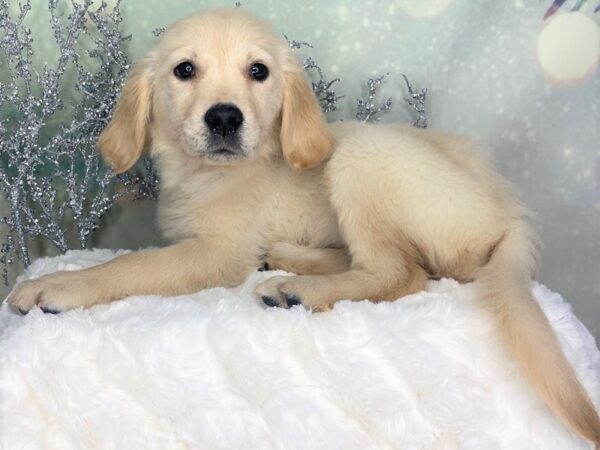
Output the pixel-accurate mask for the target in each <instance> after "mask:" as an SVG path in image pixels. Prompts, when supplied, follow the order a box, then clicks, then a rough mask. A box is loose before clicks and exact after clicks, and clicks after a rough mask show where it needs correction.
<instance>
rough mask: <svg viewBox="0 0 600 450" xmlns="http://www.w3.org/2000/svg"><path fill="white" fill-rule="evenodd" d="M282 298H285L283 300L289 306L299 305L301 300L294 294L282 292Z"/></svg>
mask: <svg viewBox="0 0 600 450" xmlns="http://www.w3.org/2000/svg"><path fill="white" fill-rule="evenodd" d="M283 298H285V302H286V303H287V304H288V306H289V307H290V308H291V307H292V306H296V305H301V304H302V300H300V297H298V296H297V295H295V294H283Z"/></svg>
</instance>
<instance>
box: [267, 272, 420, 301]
mask: <svg viewBox="0 0 600 450" xmlns="http://www.w3.org/2000/svg"><path fill="white" fill-rule="evenodd" d="M426 282H427V274H426V272H425V271H424V270H423V269H422V268H420V267H418V266H416V267H413V268H412V269H411V270H405V272H404V274H399V277H398V280H397V281H395V282H390V280H389V279H388V280H386V278H385V277H381V276H379V275H378V274H376V273H373V272H370V271H366V270H361V269H353V270H349V271H347V272H343V273H338V274H332V275H303V276H292V277H286V276H276V277H273V278H270V279H268V280H267V281H265V282H263V283H262V284H260V285H259V286H258V287H257V288H256V290H255V294H256V295H257V296H258V297H260V298H261V299H262V300H263V302H265V303H266V304H267V305H269V306H283V307H290V306H294V305H298V304H303V305H304V306H306V307H307V308H311V309H314V310H317V311H323V310H327V309H329V308H331V306H333V304H334V303H335V302H337V301H338V300H365V299H367V300H373V301H384V300H385V301H391V300H396V299H397V298H399V297H403V296H405V295H408V294H412V293H415V292H419V291H421V290H423V289H424V287H425V283H426Z"/></svg>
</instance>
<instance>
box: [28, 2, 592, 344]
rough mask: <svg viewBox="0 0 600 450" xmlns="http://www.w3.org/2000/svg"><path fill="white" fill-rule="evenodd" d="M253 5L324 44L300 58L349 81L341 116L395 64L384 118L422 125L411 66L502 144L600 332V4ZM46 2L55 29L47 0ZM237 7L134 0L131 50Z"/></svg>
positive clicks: (565, 281)
mask: <svg viewBox="0 0 600 450" xmlns="http://www.w3.org/2000/svg"><path fill="white" fill-rule="evenodd" d="M242 3H243V5H242V7H243V8H246V9H248V10H250V11H253V12H255V13H257V14H259V15H260V16H262V17H264V18H266V19H268V20H270V21H271V22H272V23H273V24H274V26H275V28H276V29H277V30H279V31H280V32H282V33H286V34H287V35H288V36H289V37H291V38H294V39H298V40H304V41H308V42H310V43H312V44H313V45H314V49H310V48H303V49H302V50H300V54H301V55H302V56H304V57H305V56H309V55H310V56H313V57H314V59H315V60H316V61H317V62H318V63H319V64H320V65H321V66H322V68H323V69H324V71H325V74H326V75H327V76H328V77H329V78H334V77H340V78H341V82H340V83H338V85H337V88H336V90H337V91H338V93H339V94H341V95H345V96H346V97H345V98H344V99H342V100H340V105H339V106H340V109H339V111H337V112H335V113H333V114H331V115H330V118H331V119H332V120H334V119H337V118H342V117H343V118H349V117H352V116H353V114H354V111H355V99H356V98H357V97H359V96H363V95H364V94H365V83H364V82H365V80H366V79H367V78H368V77H370V76H373V75H380V74H384V73H386V72H389V73H390V77H389V79H388V80H387V82H386V83H385V84H384V86H383V87H382V89H381V92H380V94H381V98H383V97H384V96H392V97H394V99H395V104H394V107H393V109H392V111H391V112H390V113H388V114H387V115H385V116H384V117H383V119H382V120H384V121H392V120H399V121H409V120H410V118H409V115H408V113H407V111H406V110H405V108H404V106H403V102H402V100H401V97H402V95H403V94H404V92H405V89H404V84H403V80H402V78H401V76H400V74H401V73H406V74H407V75H408V76H409V78H410V79H411V80H412V82H413V83H414V84H415V86H417V87H423V86H426V87H428V88H429V98H430V104H429V117H430V124H431V125H432V126H433V127H436V128H442V129H445V130H449V131H453V132H459V133H465V134H469V135H471V136H473V137H474V138H475V139H477V140H478V141H479V142H480V143H481V144H482V145H483V146H485V148H486V149H487V150H488V151H489V152H491V154H492V155H493V157H494V158H495V160H496V161H497V163H498V166H499V168H500V170H501V172H502V173H503V174H504V175H505V176H506V177H507V178H508V179H510V180H511V181H512V182H513V183H514V184H515V185H516V187H517V189H518V191H519V192H520V194H521V196H522V198H523V200H524V201H525V202H526V203H527V204H528V205H529V206H530V207H531V208H532V209H533V210H534V211H535V213H536V214H537V216H536V219H535V223H536V227H537V229H538V230H539V232H540V234H541V237H542V243H543V253H542V269H541V275H540V279H541V281H542V282H543V283H545V284H547V285H548V286H549V287H550V288H551V289H553V290H556V291H558V292H560V293H561V294H562V295H563V296H564V297H565V298H566V299H567V300H568V301H569V302H571V303H572V304H573V305H574V308H575V311H576V313H577V315H578V317H579V318H580V319H581V320H582V321H583V322H584V323H585V324H586V325H587V326H588V327H589V328H590V330H591V331H592V332H593V333H594V334H595V335H596V337H597V338H598V337H600V100H599V99H600V71H598V70H597V67H596V65H597V59H598V56H597V53H594V52H597V49H598V48H599V47H600V31H599V30H600V28H599V26H598V24H599V23H600V12H598V13H594V9H595V8H596V7H597V6H598V4H600V0H589V1H587V2H585V4H584V6H583V8H582V9H581V11H580V12H578V13H571V12H570V9H571V7H572V6H573V5H574V4H575V3H576V2H575V1H574V0H570V1H567V2H566V3H565V5H563V8H561V10H559V11H558V12H557V13H556V14H555V15H554V16H553V17H551V18H550V19H548V20H546V21H543V20H542V18H543V16H544V13H545V12H546V10H547V9H548V7H549V6H550V3H551V0H540V1H535V2H532V1H529V2H526V1H524V0H510V1H503V2H498V1H494V0H487V1H479V2H473V1H467V0H430V1H427V0H387V1H383V0H382V1H369V0H360V1H358V0H351V1H339V0H337V1H327V2H324V1H316V0H304V1H273V0H246V1H243V2H242ZM33 4H34V11H33V12H32V17H33V16H34V15H35V17H34V18H33V20H36V21H37V20H39V22H40V25H39V27H36V28H37V31H38V32H40V33H42V32H43V29H44V27H47V25H46V22H45V21H46V14H45V11H46V5H47V2H46V0H34V2H33ZM233 5H234V2H232V1H202V0H194V1H191V0H170V1H158V0H123V4H122V10H123V12H124V18H125V22H124V25H125V28H126V30H127V31H128V32H130V33H132V34H133V40H132V42H131V44H130V49H131V52H132V54H133V56H134V57H135V58H137V57H140V56H142V55H143V54H144V52H145V51H146V50H147V49H148V48H150V47H151V46H152V44H153V43H154V42H155V40H156V38H155V37H154V36H153V34H152V30H154V29H156V28H158V27H162V26H165V25H167V24H168V23H169V22H172V21H174V20H176V19H178V18H180V17H182V16H184V15H186V14H188V13H191V12H193V11H197V10H199V9H201V8H205V7H210V6H233ZM582 16H583V17H582ZM553 21H555V22H553ZM582 24H583V25H582ZM550 25H552V26H553V28H549V27H550ZM546 27H548V28H546ZM594 27H595V28H594ZM40 30H42V31H40ZM38 42H39V44H38V45H42V46H43V45H44V41H43V40H41V41H38ZM540 60H541V61H540ZM571 72H572V73H571ZM131 220H132V221H133V220H135V219H134V218H131ZM120 226H121V227H122V228H118V227H117V230H120V231H115V229H114V227H113V230H112V231H107V232H106V233H107V235H106V236H105V237H104V238H102V239H101V242H103V243H105V244H107V243H108V244H111V243H112V244H114V243H115V242H118V243H119V244H120V245H122V243H123V242H124V238H123V233H125V236H130V235H131V234H132V230H131V227H130V226H128V225H127V224H126V223H123V222H121V225H120ZM127 233H129V234H127ZM152 233H153V231H152V229H151V228H148V232H147V237H146V238H144V239H142V240H141V241H139V242H138V241H136V242H135V245H137V244H138V243H145V242H155V239H154V238H153V237H151V235H152ZM134 234H135V235H136V236H139V234H140V233H139V229H136V231H135V232H134ZM115 236H119V238H118V239H117V238H115ZM125 241H126V240H125ZM132 245H133V244H132Z"/></svg>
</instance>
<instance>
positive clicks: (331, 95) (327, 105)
mask: <svg viewBox="0 0 600 450" xmlns="http://www.w3.org/2000/svg"><path fill="white" fill-rule="evenodd" d="M283 37H284V38H285V40H286V41H287V42H288V44H289V46H290V47H291V48H293V49H299V48H300V47H302V46H305V47H310V48H313V46H312V45H310V44H309V43H308V42H301V41H296V40H293V39H289V38H288V37H287V36H286V35H285V34H284V35H283ZM302 65H303V67H304V70H305V71H307V72H309V71H311V70H313V71H316V72H317V75H318V76H319V80H318V81H317V82H316V83H315V82H314V81H313V82H311V84H312V88H313V91H314V93H315V95H316V96H317V98H318V99H319V103H320V104H321V108H323V111H325V112H326V113H327V112H331V111H335V110H336V109H337V101H338V100H339V99H340V98H344V96H343V95H337V94H336V92H335V91H334V90H333V89H331V86H333V85H334V84H335V83H337V82H339V81H340V79H339V78H334V79H333V80H331V81H327V80H326V79H325V76H324V74H323V69H321V67H320V66H319V65H318V64H317V63H316V62H315V60H314V59H312V58H311V57H310V56H309V57H308V58H306V59H305V60H304V62H303V64H302Z"/></svg>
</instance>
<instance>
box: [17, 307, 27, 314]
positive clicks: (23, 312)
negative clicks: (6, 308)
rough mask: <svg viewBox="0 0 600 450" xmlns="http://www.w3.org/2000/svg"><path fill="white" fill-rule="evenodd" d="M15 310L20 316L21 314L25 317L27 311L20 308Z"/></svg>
mask: <svg viewBox="0 0 600 450" xmlns="http://www.w3.org/2000/svg"><path fill="white" fill-rule="evenodd" d="M17 309H18V310H19V312H20V313H21V314H23V315H26V314H27V313H28V312H29V311H26V310H24V309H22V308H17Z"/></svg>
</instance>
